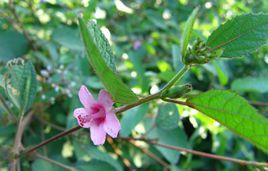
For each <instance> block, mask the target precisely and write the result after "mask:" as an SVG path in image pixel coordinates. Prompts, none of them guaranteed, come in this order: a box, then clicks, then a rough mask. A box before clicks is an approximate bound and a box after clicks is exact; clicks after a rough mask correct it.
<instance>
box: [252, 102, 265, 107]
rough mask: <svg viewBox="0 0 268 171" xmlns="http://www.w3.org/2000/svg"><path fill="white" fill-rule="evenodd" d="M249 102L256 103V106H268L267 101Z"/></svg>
mask: <svg viewBox="0 0 268 171" xmlns="http://www.w3.org/2000/svg"><path fill="white" fill-rule="evenodd" d="M249 103H250V104H252V105H254V106H261V107H268V103H267V102H260V101H250V102H249Z"/></svg>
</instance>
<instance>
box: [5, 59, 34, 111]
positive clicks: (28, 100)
mask: <svg viewBox="0 0 268 171" xmlns="http://www.w3.org/2000/svg"><path fill="white" fill-rule="evenodd" d="M9 63H10V64H8V72H7V75H8V76H7V77H6V78H5V80H4V82H5V83H4V84H5V91H6V92H7V95H8V97H9V99H10V100H11V101H12V102H13V103H14V105H15V106H16V107H17V108H18V109H19V111H20V113H21V114H24V113H25V112H26V111H27V110H28V109H29V108H30V106H31V105H32V103H33V101H34V98H35V94H36V90H37V80H36V73H35V69H34V66H33V64H32V63H31V62H30V61H27V62H24V61H18V60H16V61H11V62H9Z"/></svg>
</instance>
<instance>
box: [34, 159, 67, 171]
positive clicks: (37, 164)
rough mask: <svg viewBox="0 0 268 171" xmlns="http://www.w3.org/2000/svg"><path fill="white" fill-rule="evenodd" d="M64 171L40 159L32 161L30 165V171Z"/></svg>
mask: <svg viewBox="0 0 268 171" xmlns="http://www.w3.org/2000/svg"><path fill="white" fill-rule="evenodd" d="M47 170H49V171H64V170H65V169H63V168H61V167H59V166H56V165H55V164H51V163H49V162H48V161H45V160H42V159H36V160H34V162H33V164H32V171H47Z"/></svg>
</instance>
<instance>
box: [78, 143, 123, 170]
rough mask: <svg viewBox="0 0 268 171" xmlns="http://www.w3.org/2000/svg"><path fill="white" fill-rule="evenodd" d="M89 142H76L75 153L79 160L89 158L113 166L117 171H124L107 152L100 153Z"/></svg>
mask: <svg viewBox="0 0 268 171" xmlns="http://www.w3.org/2000/svg"><path fill="white" fill-rule="evenodd" d="M88 142H89V141H88V140H87V141H86V143H81V142H77V141H74V149H75V153H76V156H77V157H78V159H79V160H83V159H84V158H85V157H86V156H87V157H90V158H92V159H96V160H99V161H103V162H106V163H108V164H109V165H111V166H113V167H114V168H115V169H116V170H117V171H123V168H122V166H121V165H120V163H119V162H118V161H117V160H115V159H114V158H112V157H111V156H110V155H109V154H108V153H107V152H103V151H100V150H99V149H98V148H97V147H96V146H93V145H91V144H89V143H88Z"/></svg>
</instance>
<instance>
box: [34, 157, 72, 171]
mask: <svg viewBox="0 0 268 171" xmlns="http://www.w3.org/2000/svg"><path fill="white" fill-rule="evenodd" d="M35 156H36V157H38V158H40V159H42V160H45V161H47V162H49V163H52V164H54V165H56V166H59V167H61V168H63V169H65V170H69V171H76V169H75V168H73V167H71V166H67V165H65V164H62V163H60V162H57V161H55V160H51V159H50V158H47V157H45V156H43V155H41V154H39V153H35Z"/></svg>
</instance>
